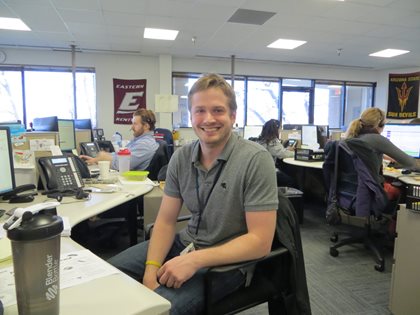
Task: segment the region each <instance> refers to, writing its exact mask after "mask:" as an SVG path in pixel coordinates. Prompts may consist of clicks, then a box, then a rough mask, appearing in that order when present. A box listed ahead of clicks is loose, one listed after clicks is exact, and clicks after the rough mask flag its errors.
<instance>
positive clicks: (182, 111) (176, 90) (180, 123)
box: [172, 74, 245, 127]
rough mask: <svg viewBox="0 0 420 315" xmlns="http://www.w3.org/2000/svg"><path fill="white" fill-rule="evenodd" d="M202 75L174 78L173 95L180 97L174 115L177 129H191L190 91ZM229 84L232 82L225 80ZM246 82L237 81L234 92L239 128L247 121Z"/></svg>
mask: <svg viewBox="0 0 420 315" xmlns="http://www.w3.org/2000/svg"><path fill="white" fill-rule="evenodd" d="M199 76H200V75H198V74H196V75H192V76H190V77H187V76H184V75H182V74H181V75H178V76H173V78H172V85H173V94H174V95H178V96H179V104H178V105H179V107H178V108H179V110H178V112H176V113H173V117H172V119H173V124H174V126H176V127H191V120H190V112H189V111H188V91H189V90H190V89H191V87H192V86H193V85H194V83H195V82H196V81H197V80H198V78H199ZM225 79H226V80H227V81H228V82H229V83H231V80H230V79H229V78H225ZM244 85H245V83H244V80H243V79H235V84H234V91H235V95H236V103H237V105H238V109H237V111H236V123H237V124H238V126H239V127H243V126H244V121H245V118H244V116H245V111H244V108H245V105H244V102H245V98H244V96H245V93H244Z"/></svg>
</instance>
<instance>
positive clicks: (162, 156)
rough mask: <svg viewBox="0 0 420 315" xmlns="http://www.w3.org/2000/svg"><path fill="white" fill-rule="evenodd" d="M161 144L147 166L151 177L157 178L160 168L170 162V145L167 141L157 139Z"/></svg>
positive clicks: (152, 178)
mask: <svg viewBox="0 0 420 315" xmlns="http://www.w3.org/2000/svg"><path fill="white" fill-rule="evenodd" d="M157 143H158V144H159V147H158V149H157V150H156V152H155V154H154V155H153V158H152V160H151V161H150V164H149V166H148V167H147V168H146V170H147V171H149V175H148V177H149V179H151V180H157V179H158V178H157V177H158V174H159V171H160V169H161V168H162V167H163V166H165V165H167V164H168V163H169V159H170V156H169V154H168V145H167V143H166V141H163V140H157Z"/></svg>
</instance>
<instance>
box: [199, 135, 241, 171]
mask: <svg viewBox="0 0 420 315" xmlns="http://www.w3.org/2000/svg"><path fill="white" fill-rule="evenodd" d="M238 140H239V136H238V135H236V134H233V133H231V135H230V137H229V140H228V142H227V143H226V144H225V147H224V148H223V151H222V153H220V155H219V157H218V158H217V160H218V161H221V160H222V161H225V162H226V161H227V160H228V159H229V156H230V155H231V153H232V151H233V149H234V147H235V144H236V143H237V142H238ZM200 151H201V149H200V141H199V140H196V141H195V142H194V144H193V151H192V155H191V163H192V164H193V165H195V166H197V165H200V164H201V163H200Z"/></svg>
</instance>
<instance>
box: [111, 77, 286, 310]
mask: <svg viewBox="0 0 420 315" xmlns="http://www.w3.org/2000/svg"><path fill="white" fill-rule="evenodd" d="M188 102H189V111H190V113H191V124H192V127H193V130H194V132H195V134H196V135H197V136H198V140H197V141H195V142H194V143H190V144H187V145H184V146H182V148H179V149H178V150H176V151H175V152H174V154H173V156H172V158H171V160H170V162H169V165H168V170H167V175H166V184H165V189H164V195H163V198H162V203H161V206H160V209H159V213H158V216H157V219H156V223H155V225H154V229H153V233H152V237H151V239H150V241H146V242H143V243H140V244H138V245H135V246H133V247H130V248H128V249H126V250H125V251H123V252H121V253H120V254H118V255H116V256H114V257H112V258H111V259H110V260H109V263H111V264H112V265H114V266H115V267H117V268H119V269H120V270H122V271H124V272H126V273H127V274H129V275H130V276H132V277H133V278H135V279H137V280H139V281H142V282H143V284H144V285H145V286H147V287H148V288H150V289H152V290H155V292H156V293H158V294H160V295H162V296H163V297H165V298H166V299H168V300H169V301H170V302H171V311H170V314H171V315H180V314H185V315H187V314H188V315H199V314H203V313H204V307H205V305H204V303H205V301H204V299H205V293H204V274H205V272H206V269H207V268H209V267H212V266H218V265H225V264H233V263H236V262H241V261H248V260H254V259H258V258H261V257H264V256H266V255H267V254H268V253H269V252H270V250H271V245H272V241H273V237H274V231H275V226H276V217H277V214H276V209H277V207H278V193H277V187H276V179H275V175H274V174H275V168H274V163H273V162H272V159H271V156H270V154H269V153H268V152H267V151H266V150H264V148H262V147H261V146H260V145H258V144H257V143H254V142H252V141H248V140H245V139H243V138H241V137H240V136H239V135H237V134H234V133H233V132H232V126H233V125H234V123H235V120H236V100H235V92H234V91H233V89H232V87H231V86H230V85H229V84H228V83H227V82H226V80H225V79H224V78H223V77H221V76H219V75H216V74H208V75H205V76H203V77H201V78H200V79H198V81H197V82H196V83H194V85H193V86H192V88H191V90H190V92H189V94H188ZM183 204H185V206H186V207H187V208H188V210H189V211H190V212H191V219H190V220H189V222H188V226H187V227H186V228H185V229H183V230H181V231H180V232H179V233H176V232H175V230H176V229H175V226H176V221H177V218H178V215H179V213H180V210H181V207H182V205H183ZM245 280H246V275H245V274H244V273H243V272H242V271H239V270H234V271H231V272H228V273H226V274H225V275H224V276H223V277H219V278H218V279H213V281H214V282H213V284H214V286H215V287H216V288H217V294H218V297H219V298H222V297H224V296H226V295H228V294H229V293H231V292H233V291H235V290H236V289H237V288H239V287H241V286H242V285H243V284H244V283H245Z"/></svg>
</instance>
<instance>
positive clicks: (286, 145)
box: [284, 139, 297, 148]
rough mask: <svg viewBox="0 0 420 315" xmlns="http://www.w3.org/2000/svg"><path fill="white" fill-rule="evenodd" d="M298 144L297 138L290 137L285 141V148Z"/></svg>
mask: <svg viewBox="0 0 420 315" xmlns="http://www.w3.org/2000/svg"><path fill="white" fill-rule="evenodd" d="M296 145H297V140H296V139H288V140H286V142H285V143H284V147H285V148H295V147H296Z"/></svg>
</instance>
